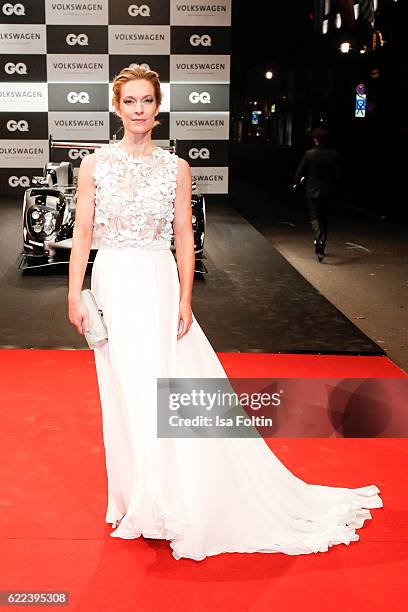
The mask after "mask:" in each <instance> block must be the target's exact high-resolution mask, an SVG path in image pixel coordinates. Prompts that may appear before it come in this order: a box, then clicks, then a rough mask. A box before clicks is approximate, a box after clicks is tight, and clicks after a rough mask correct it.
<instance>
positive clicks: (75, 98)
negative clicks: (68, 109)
mask: <svg viewBox="0 0 408 612" xmlns="http://www.w3.org/2000/svg"><path fill="white" fill-rule="evenodd" d="M67 101H68V102H69V103H70V104H77V102H79V103H80V104H89V93H88V92H86V91H80V92H79V93H78V92H77V91H70V92H69V94H67Z"/></svg>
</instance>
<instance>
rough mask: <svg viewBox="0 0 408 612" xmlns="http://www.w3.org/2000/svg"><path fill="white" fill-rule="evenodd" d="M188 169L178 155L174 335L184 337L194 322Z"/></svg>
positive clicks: (191, 229) (192, 249)
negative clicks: (177, 308)
mask: <svg viewBox="0 0 408 612" xmlns="http://www.w3.org/2000/svg"><path fill="white" fill-rule="evenodd" d="M191 216H192V213H191V171H190V166H189V165H188V163H187V162H186V161H185V160H184V159H181V158H178V169H177V190H176V197H175V200H174V222H173V227H174V246H175V247H176V258H177V267H178V270H179V277H180V312H179V320H178V328H179V327H180V322H182V324H183V325H182V331H179V333H178V335H177V338H178V339H179V338H181V337H182V336H184V335H185V334H186V333H187V332H188V330H189V329H190V327H191V323H192V321H193V318H192V312H191V298H192V292H193V280H194V262H195V257H194V235H193V228H192V221H191Z"/></svg>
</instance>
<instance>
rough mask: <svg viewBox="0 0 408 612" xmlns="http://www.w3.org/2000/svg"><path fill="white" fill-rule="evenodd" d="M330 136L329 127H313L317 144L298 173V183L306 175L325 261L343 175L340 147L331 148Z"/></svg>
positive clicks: (311, 211) (313, 220) (317, 246)
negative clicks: (330, 215)
mask: <svg viewBox="0 0 408 612" xmlns="http://www.w3.org/2000/svg"><path fill="white" fill-rule="evenodd" d="M328 136H329V134H328V132H327V130H323V129H320V128H316V129H315V130H313V132H312V138H313V144H314V145H315V146H314V148H313V149H309V150H308V151H306V153H305V154H304V156H303V159H302V161H301V162H300V164H299V167H298V169H297V170H296V174H295V186H296V185H299V184H300V182H301V181H302V179H304V178H306V193H305V197H306V200H307V202H308V205H309V214H310V223H311V225H312V229H313V236H314V245H315V252H316V255H317V258H318V260H319V262H322V261H323V259H324V256H325V252H324V250H325V246H326V239H327V228H328V211H329V207H330V204H331V201H332V197H333V190H334V186H335V183H336V180H337V179H338V178H339V175H340V167H339V156H338V153H337V151H334V150H333V149H329V148H328V146H327V143H328Z"/></svg>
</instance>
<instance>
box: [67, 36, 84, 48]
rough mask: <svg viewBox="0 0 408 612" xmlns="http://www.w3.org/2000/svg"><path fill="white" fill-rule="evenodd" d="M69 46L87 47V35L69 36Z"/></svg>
mask: <svg viewBox="0 0 408 612" xmlns="http://www.w3.org/2000/svg"><path fill="white" fill-rule="evenodd" d="M65 40H66V42H67V44H68V45H70V46H71V47H73V46H74V45H80V46H81V47H86V46H87V45H88V36H87V35H86V34H67V35H66V38H65Z"/></svg>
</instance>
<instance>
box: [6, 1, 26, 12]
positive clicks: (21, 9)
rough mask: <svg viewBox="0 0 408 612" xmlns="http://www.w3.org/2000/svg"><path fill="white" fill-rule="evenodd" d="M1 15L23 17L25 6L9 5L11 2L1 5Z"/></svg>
mask: <svg viewBox="0 0 408 612" xmlns="http://www.w3.org/2000/svg"><path fill="white" fill-rule="evenodd" d="M3 13H4V15H25V14H26V13H25V6H24V4H20V3H17V4H11V2H6V3H5V4H3Z"/></svg>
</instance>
